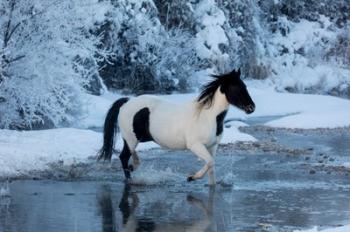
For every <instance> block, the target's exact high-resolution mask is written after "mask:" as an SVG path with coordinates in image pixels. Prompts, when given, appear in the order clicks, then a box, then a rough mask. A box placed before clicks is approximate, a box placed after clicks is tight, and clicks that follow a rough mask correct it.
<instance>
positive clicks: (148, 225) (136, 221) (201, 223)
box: [98, 184, 217, 232]
mask: <svg viewBox="0 0 350 232" xmlns="http://www.w3.org/2000/svg"><path fill="white" fill-rule="evenodd" d="M186 201H187V202H188V203H189V204H190V205H193V206H195V207H196V208H198V209H199V210H200V211H201V212H202V213H203V217H202V218H201V219H198V220H196V219H194V221H190V222H189V221H182V220H179V219H178V220H177V219H174V220H173V221H171V222H164V221H161V222H159V221H156V220H155V219H153V218H151V217H146V216H141V215H136V213H135V212H136V211H137V208H138V206H139V204H140V201H139V197H138V193H136V192H133V191H132V189H131V186H130V185H128V184H126V185H125V186H124V190H123V194H122V197H121V200H120V202H119V211H120V213H121V216H122V225H120V221H119V220H118V215H117V212H116V211H115V210H116V209H115V208H114V205H117V204H113V201H112V191H111V189H110V188H109V187H108V186H106V187H105V188H104V189H103V191H102V194H100V196H99V198H98V204H99V208H100V213H101V216H102V231H104V232H116V231H121V232H134V231H135V232H136V231H137V232H139V231H144V232H146V231H147V232H150V231H159V232H160V231H162V232H163V231H167V232H172V231H174V232H175V231H176V232H178V231H188V232H201V231H217V229H216V225H215V222H214V219H213V203H214V190H213V189H211V190H210V191H209V198H208V202H207V203H206V204H205V203H204V202H203V201H202V200H200V199H198V198H196V197H194V196H192V195H187V199H186Z"/></svg>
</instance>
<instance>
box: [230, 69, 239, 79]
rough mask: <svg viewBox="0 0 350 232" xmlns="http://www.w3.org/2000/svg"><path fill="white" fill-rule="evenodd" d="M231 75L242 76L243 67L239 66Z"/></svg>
mask: <svg viewBox="0 0 350 232" xmlns="http://www.w3.org/2000/svg"><path fill="white" fill-rule="evenodd" d="M231 75H232V76H234V77H235V78H240V76H241V68H239V69H238V70H237V71H236V69H234V70H232V72H231Z"/></svg>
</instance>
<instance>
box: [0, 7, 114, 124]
mask: <svg viewBox="0 0 350 232" xmlns="http://www.w3.org/2000/svg"><path fill="white" fill-rule="evenodd" d="M97 4H98V5H99V8H98V9H99V10H98V11H95V8H94V6H96V5H97ZM107 9H108V4H107V3H105V2H99V1H98V0H88V1H81V2H77V1H69V0H61V1H42V0H33V1H26V0H5V1H1V3H0V54H1V59H0V62H1V63H0V67H1V72H0V73H1V76H0V77H1V79H0V99H1V100H0V128H28V127H29V128H30V127H33V126H34V127H37V126H44V127H52V126H58V125H62V124H64V123H71V122H73V121H74V120H75V119H76V117H77V116H79V114H80V112H81V109H80V108H81V106H82V101H83V99H82V96H81V94H82V92H83V90H82V86H84V85H87V84H88V82H89V81H90V80H91V78H92V77H93V76H94V77H96V74H97V68H98V67H97V62H98V60H96V59H97V57H98V58H99V59H103V58H105V57H106V56H105V55H104V53H103V52H101V51H100V50H98V49H97V47H98V46H97V45H98V43H99V38H97V37H94V36H92V34H91V32H90V30H92V29H93V26H94V24H95V23H99V22H101V21H103V19H104V15H105V12H106V11H107ZM97 53H98V54H99V55H98V56H96V54H97Z"/></svg>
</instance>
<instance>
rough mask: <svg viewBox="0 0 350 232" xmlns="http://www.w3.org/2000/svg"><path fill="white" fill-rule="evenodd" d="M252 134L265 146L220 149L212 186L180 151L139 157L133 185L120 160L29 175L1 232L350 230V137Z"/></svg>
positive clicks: (1, 220)
mask: <svg viewBox="0 0 350 232" xmlns="http://www.w3.org/2000/svg"><path fill="white" fill-rule="evenodd" d="M249 133H251V134H253V135H254V136H256V137H259V138H260V141H261V142H260V143H257V144H248V145H244V146H245V147H244V146H241V147H240V149H238V147H237V146H236V145H232V146H223V147H221V149H220V150H219V152H218V155H217V159H216V160H217V162H216V169H217V179H218V181H219V184H218V185H217V186H216V188H215V189H213V188H210V187H208V186H207V185H206V183H207V180H206V179H204V180H200V181H197V182H194V183H192V182H191V183H187V182H186V175H187V174H189V173H192V172H194V171H196V170H198V169H199V168H200V167H201V162H199V161H198V160H197V159H196V158H195V156H193V155H191V154H190V153H189V152H184V151H167V150H152V151H148V152H143V153H141V154H140V156H141V162H142V164H141V167H140V169H139V170H137V171H136V172H134V173H133V177H134V178H133V179H134V180H133V183H131V184H125V183H124V182H123V174H122V172H121V170H120V164H119V162H118V160H115V161H114V162H112V164H107V165H103V164H101V163H96V162H95V161H90V162H88V163H84V164H79V165H75V166H71V167H64V166H60V165H61V164H56V165H53V166H52V168H51V169H50V170H47V171H44V172H40V173H39V172H36V173H32V175H31V176H27V177H26V178H23V179H20V180H16V181H13V182H12V183H10V197H8V196H4V197H0V231H1V232H2V231H3V232H10V231H11V232H12V231H18V232H21V231H48V232H54V231H60V232H61V231H167V232H168V231H195V232H197V231H198V232H199V231H293V230H296V229H308V228H312V227H314V226H318V227H320V228H329V227H337V226H340V225H345V224H350V178H349V174H350V169H348V168H346V167H343V168H340V167H341V163H342V162H344V161H346V162H350V158H349V154H350V153H349V152H350V143H348V142H347V141H349V138H350V133H349V132H348V131H342V132H339V131H336V132H334V131H328V132H327V131H326V132H324V131H323V132H322V134H320V133H321V132H303V133H296V132H288V131H279V130H274V131H269V132H266V131H263V130H259V129H257V130H254V128H253V129H252V130H251V131H249ZM271 140H272V141H274V142H273V143H271V144H270V143H268V141H271ZM265 142H266V144H267V145H266V144H265V145H264V143H265ZM277 145H278V146H279V147H278V146H277ZM264 146H271V149H270V150H268V151H266V147H264ZM281 147H282V148H281ZM264 150H265V151H264ZM320 161H322V162H321V163H320ZM32 177H35V179H36V180H32Z"/></svg>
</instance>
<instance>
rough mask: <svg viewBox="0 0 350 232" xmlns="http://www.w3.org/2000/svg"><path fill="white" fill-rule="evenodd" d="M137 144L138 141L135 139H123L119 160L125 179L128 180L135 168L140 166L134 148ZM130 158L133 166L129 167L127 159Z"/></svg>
mask: <svg viewBox="0 0 350 232" xmlns="http://www.w3.org/2000/svg"><path fill="white" fill-rule="evenodd" d="M137 144H138V141H137V140H135V139H132V138H130V139H125V138H124V147H123V150H122V152H121V153H120V155H119V159H120V161H121V163H122V166H123V169H124V173H125V178H127V179H129V178H130V172H133V171H135V170H136V168H137V167H138V166H139V165H140V159H139V157H138V155H137V153H136V150H135V149H136V146H137ZM130 157H132V160H133V164H130V165H129V159H130Z"/></svg>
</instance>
